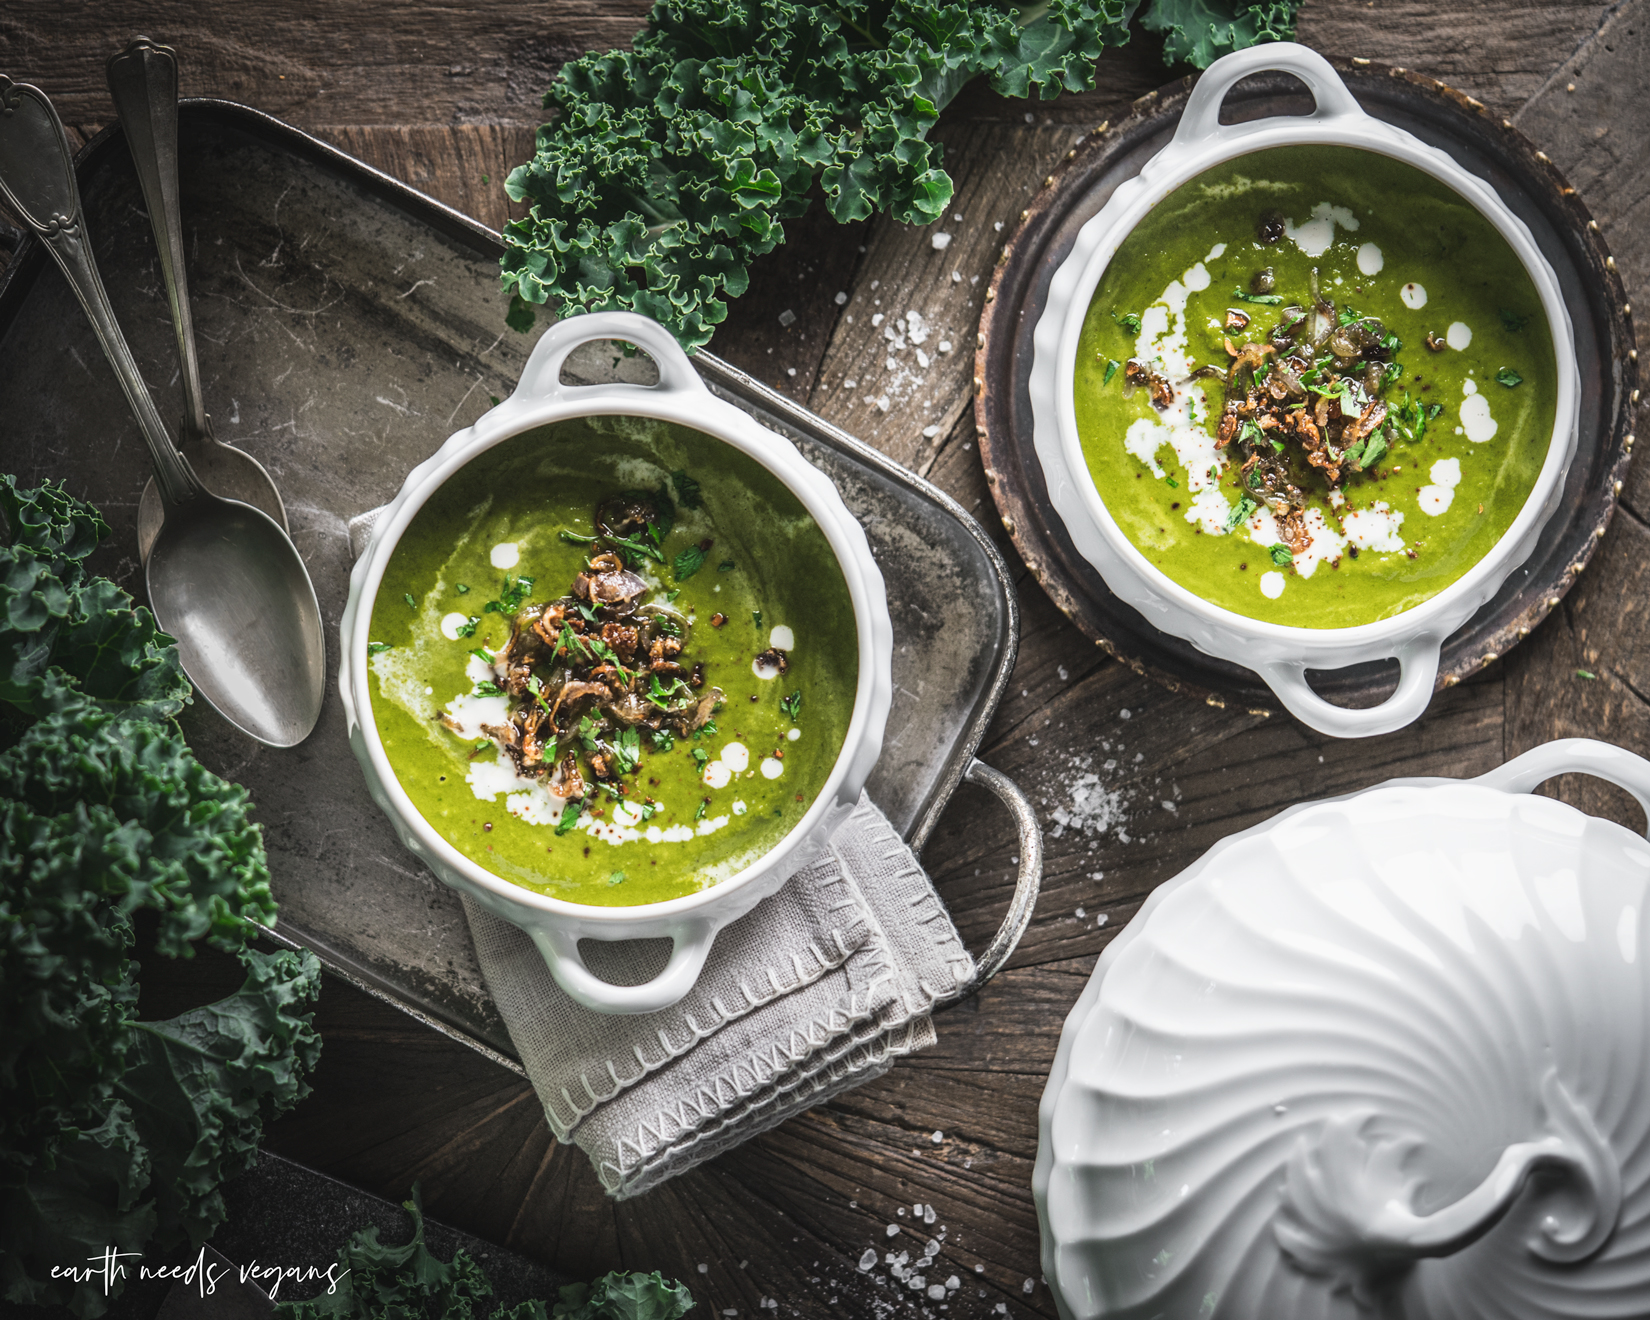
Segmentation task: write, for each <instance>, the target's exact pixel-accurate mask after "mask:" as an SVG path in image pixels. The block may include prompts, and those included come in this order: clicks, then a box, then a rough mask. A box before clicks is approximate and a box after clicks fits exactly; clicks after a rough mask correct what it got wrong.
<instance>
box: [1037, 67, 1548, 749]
mask: <svg viewBox="0 0 1650 1320" xmlns="http://www.w3.org/2000/svg"><path fill="white" fill-rule="evenodd" d="M1273 70H1279V71H1284V72H1288V73H1292V74H1294V75H1296V76H1297V77H1299V78H1301V79H1302V81H1304V82H1306V83H1307V85H1308V86H1309V87H1310V88H1311V89H1312V92H1313V94H1314V96H1315V98H1316V100H1317V109H1316V110H1315V111H1314V112H1313V113H1312V114H1311V115H1304V116H1292V117H1282V118H1272V119H1264V120H1259V121H1255V122H1252V123H1247V124H1237V125H1231V126H1221V125H1220V124H1219V123H1218V120H1217V116H1218V113H1219V109H1220V103H1221V101H1222V100H1224V97H1225V94H1226V92H1227V91H1229V90H1230V89H1231V87H1232V86H1233V85H1234V84H1235V83H1236V82H1237V81H1238V80H1239V79H1241V78H1244V77H1247V76H1249V75H1251V74H1255V73H1261V72H1266V71H1273ZM1299 145H1334V146H1348V147H1354V148H1359V149H1362V150H1367V151H1372V152H1376V153H1377V154H1380V155H1384V156H1389V157H1392V158H1393V159H1396V160H1399V161H1401V162H1403V163H1404V164H1407V165H1410V166H1412V167H1414V168H1416V169H1420V170H1422V171H1423V172H1424V173H1426V174H1428V175H1430V176H1431V177H1433V178H1434V179H1436V180H1438V181H1439V182H1440V183H1443V184H1444V185H1446V186H1447V187H1449V188H1451V189H1453V190H1454V191H1455V192H1456V193H1457V194H1458V195H1460V196H1461V197H1462V199H1463V200H1465V201H1466V202H1468V203H1469V204H1470V205H1472V206H1473V208H1474V209H1475V210H1477V211H1478V212H1479V214H1480V215H1482V216H1483V217H1484V219H1485V220H1487V221H1488V222H1489V223H1490V224H1492V225H1493V226H1494V227H1495V229H1496V231H1497V232H1498V233H1500V234H1501V236H1502V237H1503V238H1504V239H1506V241H1507V242H1508V244H1509V245H1510V246H1511V247H1512V248H1513V250H1514V252H1515V253H1517V255H1518V257H1519V259H1520V261H1521V262H1522V263H1523V265H1524V268H1525V270H1526V271H1527V273H1528V274H1529V276H1530V279H1531V282H1532V283H1533V284H1534V286H1535V288H1536V291H1537V294H1538V296H1539V297H1540V299H1541V305H1542V310H1543V311H1544V312H1545V313H1546V316H1547V321H1548V326H1549V328H1550V330H1551V333H1552V337H1553V352H1554V359H1555V362H1556V364H1557V377H1558V389H1557V399H1556V405H1555V412H1554V425H1553V434H1552V437H1551V440H1550V442H1549V445H1548V449H1547V455H1546V458H1545V460H1544V462H1543V464H1542V468H1541V471H1540V473H1539V475H1538V476H1537V478H1536V481H1535V484H1534V486H1533V487H1532V489H1531V491H1530V494H1529V496H1528V497H1527V498H1526V500H1525V502H1524V505H1523V507H1522V508H1521V509H1520V510H1519V512H1518V515H1517V516H1516V517H1515V518H1514V520H1513V522H1512V524H1511V526H1510V527H1509V528H1508V529H1507V531H1506V532H1505V533H1503V535H1502V537H1501V539H1500V540H1499V541H1498V542H1496V544H1495V546H1494V547H1492V548H1491V550H1490V552H1489V553H1488V554H1487V555H1485V556H1484V557H1483V558H1482V559H1480V560H1479V561H1478V562H1477V563H1476V564H1474V565H1473V566H1472V567H1471V568H1470V569H1468V571H1467V572H1466V573H1465V574H1463V575H1462V576H1461V577H1460V578H1458V579H1457V580H1456V581H1455V582H1453V583H1451V584H1450V585H1449V586H1448V587H1446V588H1445V589H1444V590H1442V591H1440V592H1439V593H1438V594H1437V595H1436V596H1433V597H1432V598H1430V599H1429V600H1426V601H1423V602H1422V603H1421V604H1419V605H1417V606H1415V607H1414V608H1412V609H1409V610H1405V611H1404V612H1402V613H1401V614H1397V615H1394V616H1393V617H1391V618H1389V619H1382V620H1379V621H1377V622H1375V623H1367V624H1360V625H1357V626H1355V627H1350V628H1302V627H1294V626H1290V625H1285V624H1275V623H1266V622H1263V621H1261V620H1257V619H1250V618H1247V617H1246V616H1244V615H1241V614H1238V613H1236V612H1235V611H1232V610H1227V609H1224V608H1222V607H1221V606H1218V605H1214V604H1212V603H1210V602H1209V601H1207V600H1205V599H1203V598H1202V597H1200V596H1198V595H1196V594H1195V593H1194V592H1192V591H1189V590H1188V589H1187V588H1185V587H1183V586H1181V585H1180V584H1179V583H1177V582H1175V581H1174V580H1173V579H1172V578H1170V577H1169V576H1168V575H1167V574H1166V573H1164V572H1163V571H1162V570H1161V569H1159V568H1158V567H1157V566H1156V565H1154V564H1153V563H1151V561H1150V560H1148V559H1147V558H1146V557H1145V556H1144V555H1143V554H1141V553H1140V551H1139V550H1137V549H1136V548H1135V546H1134V545H1133V543H1132V542H1130V541H1129V539H1128V538H1127V537H1126V536H1125V535H1124V534H1123V532H1122V529H1121V528H1119V527H1118V525H1117V522H1116V520H1115V519H1114V518H1113V517H1112V515H1111V513H1110V511H1109V510H1108V509H1107V508H1106V506H1105V501H1104V500H1103V499H1102V498H1101V496H1100V493H1099V491H1098V490H1097V489H1096V487H1095V484H1094V482H1093V480H1092V479H1091V478H1090V476H1089V474H1088V466H1087V462H1086V460H1085V459H1084V457H1083V451H1082V441H1081V438H1080V437H1079V435H1078V432H1077V415H1076V403H1075V370H1076V360H1077V343H1078V339H1079V337H1080V335H1081V333H1082V325H1083V320H1084V317H1085V316H1086V314H1087V311H1088V306H1089V302H1090V300H1091V298H1092V297H1093V294H1094V290H1095V288H1096V287H1097V286H1098V285H1099V282H1100V279H1101V276H1102V275H1103V274H1104V272H1105V269H1106V266H1107V264H1108V263H1109V262H1110V261H1111V259H1112V257H1113V256H1114V255H1115V254H1116V252H1117V250H1118V248H1119V247H1120V246H1121V245H1122V243H1123V241H1124V240H1125V239H1126V238H1127V237H1128V236H1129V234H1131V233H1132V232H1133V230H1134V228H1135V226H1136V225H1137V224H1138V223H1139V222H1140V220H1141V219H1143V218H1144V216H1145V215H1146V214H1147V213H1148V212H1149V211H1150V210H1151V208H1152V207H1153V206H1155V205H1156V204H1157V203H1158V202H1160V201H1161V200H1163V199H1164V198H1165V197H1167V196H1168V195H1169V194H1170V193H1171V192H1173V191H1174V190H1175V189H1176V188H1178V187H1180V186H1181V185H1182V184H1184V183H1186V182H1188V181H1189V180H1191V179H1193V178H1195V177H1197V176H1198V175H1199V174H1202V173H1203V172H1204V171H1206V170H1208V169H1210V168H1212V167H1213V166H1215V165H1218V164H1221V163H1223V162H1225V161H1228V160H1232V159H1234V158H1236V157H1239V156H1244V155H1248V154H1250V153H1252V152H1255V151H1262V150H1266V149H1268V148H1271V147H1279V146H1299ZM1033 344H1034V360H1033V365H1032V371H1031V377H1030V394H1031V403H1032V415H1033V426H1034V431H1033V441H1034V447H1035V449H1036V452H1037V456H1038V459H1039V461H1040V463H1041V465H1042V468H1043V473H1044V477H1045V480H1046V482H1047V486H1048V491H1049V497H1050V501H1051V503H1052V504H1053V506H1054V508H1055V511H1056V513H1057V514H1058V515H1059V516H1060V518H1061V520H1062V522H1063V523H1064V524H1065V527H1066V530H1067V531H1068V533H1069V534H1070V535H1071V538H1072V541H1073V543H1074V544H1075V545H1076V547H1077V549H1078V551H1079V553H1081V554H1082V555H1083V557H1084V558H1085V559H1087V560H1088V561H1089V562H1090V563H1091V564H1093V566H1094V567H1095V568H1096V570H1098V571H1099V573H1100V574H1101V576H1102V577H1103V578H1104V579H1105V581H1106V585H1107V586H1108V587H1109V588H1110V589H1111V590H1112V591H1113V592H1114V593H1115V594H1117V595H1118V596H1119V597H1120V598H1121V599H1123V600H1124V601H1126V602H1127V603H1128V604H1130V605H1132V606H1134V607H1135V608H1136V609H1138V610H1139V611H1140V612H1141V613H1142V614H1143V615H1144V616H1145V617H1146V619H1147V621H1148V622H1150V623H1151V624H1153V625H1154V626H1156V627H1158V628H1160V629H1161V630H1163V631H1164V632H1167V633H1170V634H1172V635H1174V636H1177V637H1181V638H1183V639H1185V640H1187V641H1189V642H1191V643H1192V644H1193V645H1194V646H1196V647H1198V649H1200V650H1202V651H1204V652H1206V653H1207V654H1210V655H1214V656H1218V657H1220V658H1222V659H1226V660H1230V661H1233V662H1234V663H1237V664H1241V665H1244V666H1245V667H1247V668H1250V669H1253V670H1255V672H1257V673H1258V674H1259V675H1260V677H1261V678H1262V679H1263V680H1264V681H1265V682H1266V683H1267V685H1268V686H1269V687H1271V688H1272V690H1273V691H1274V692H1275V693H1276V694H1277V695H1278V698H1279V699H1280V700H1281V701H1282V702H1283V703H1284V705H1285V706H1286V707H1287V708H1288V709H1289V710H1290V711H1291V713H1293V714H1294V715H1296V716H1297V718H1299V719H1301V720H1302V721H1303V722H1304V723H1306V724H1308V725H1310V726H1312V727H1313V728H1315V729H1317V730H1318V731H1319V732H1322V733H1327V734H1331V735H1334V736H1341V737H1359V736H1369V735H1374V734H1379V733H1388V732H1391V731H1392V730H1393V729H1397V728H1401V727H1403V726H1404V725H1406V724H1409V723H1411V722H1412V721H1414V720H1415V719H1417V718H1419V716H1420V715H1421V713H1422V712H1423V711H1424V710H1425V708H1426V705H1427V703H1428V702H1429V701H1430V699H1431V695H1432V689H1433V684H1434V681H1435V679H1436V675H1437V667H1438V656H1439V651H1440V649H1441V647H1442V645H1443V642H1444V639H1445V638H1446V637H1448V636H1449V635H1450V634H1451V633H1453V632H1454V631H1455V630H1456V629H1457V628H1459V627H1460V626H1461V624H1463V623H1465V622H1466V620H1467V619H1468V618H1470V617H1471V615H1472V614H1473V612H1474V611H1475V610H1477V609H1478V608H1479V607H1480V606H1481V605H1483V604H1484V603H1485V602H1486V601H1487V600H1488V599H1489V598H1490V597H1491V596H1493V595H1494V594H1495V591H1496V590H1497V589H1498V588H1499V587H1500V585H1501V583H1502V582H1503V581H1504V580H1505V579H1506V577H1507V576H1508V574H1510V573H1511V572H1512V571H1513V569H1515V568H1516V567H1517V566H1518V565H1519V564H1520V563H1522V562H1523V561H1524V560H1525V559H1526V558H1528V556H1529V554H1530V552H1531V551H1532V550H1533V549H1534V547H1535V542H1536V538H1537V537H1538V536H1539V534H1540V532H1541V528H1542V527H1543V526H1544V525H1545V523H1546V521H1547V519H1548V518H1549V517H1550V516H1551V514H1552V511H1553V509H1554V508H1555V507H1556V505H1557V501H1558V498H1559V496H1560V494H1561V493H1562V490H1563V483H1564V478H1565V476H1566V474H1567V472H1568V469H1569V464H1570V461H1571V458H1572V457H1573V455H1574V452H1575V446H1576V437H1577V431H1578V428H1579V424H1580V389H1579V372H1578V370H1577V367H1576V360H1575V347H1574V338H1573V332H1572V328H1571V323H1570V317H1569V312H1568V310H1567V309H1566V307H1565V304H1564V299H1563V296H1562V293H1561V291H1560V289H1559V286H1558V279H1557V277H1556V276H1555V275H1554V273H1553V270H1552V267H1551V265H1550V264H1549V263H1548V262H1547V260H1546V258H1545V257H1543V256H1542V255H1541V252H1540V250H1539V248H1538V247H1537V246H1536V244H1535V240H1534V238H1533V237H1532V236H1531V234H1530V231H1529V229H1528V228H1527V227H1526V226H1525V224H1524V223H1523V221H1521V220H1520V219H1519V218H1518V217H1517V216H1515V215H1514V214H1513V213H1512V212H1511V211H1510V210H1509V209H1508V208H1507V206H1506V205H1505V204H1504V203H1503V202H1502V201H1501V200H1500V198H1499V197H1497V196H1496V195H1495V193H1494V192H1493V191H1492V190H1491V189H1490V188H1489V187H1488V186H1487V185H1486V184H1484V183H1483V182H1482V181H1480V180H1479V179H1478V178H1477V177H1476V176H1474V175H1472V174H1470V173H1469V172H1468V171H1466V170H1465V169H1463V168H1462V167H1461V166H1460V165H1458V164H1457V163H1456V162H1455V161H1453V160H1452V159H1451V158H1450V157H1449V156H1448V155H1446V154H1445V153H1443V152H1441V151H1439V150H1437V149H1436V148H1434V147H1430V146H1428V145H1427V144H1426V143H1424V142H1422V141H1420V140H1419V139H1418V138H1415V137H1413V136H1411V135H1410V134H1408V133H1406V132H1404V131H1403V130H1402V129H1399V128H1396V127H1394V126H1393V125H1390V124H1386V123H1383V122H1382V121H1380V120H1378V119H1375V118H1374V117H1372V116H1370V115H1368V114H1366V113H1365V112H1364V111H1363V110H1362V109H1361V108H1360V107H1359V106H1358V104H1357V102H1356V101H1355V100H1354V99H1353V98H1352V96H1351V93H1350V92H1348V91H1347V90H1346V87H1345V85H1344V84H1343V83H1342V82H1341V80H1340V78H1339V76H1338V75H1337V74H1336V73H1335V71H1334V69H1333V68H1332V67H1331V66H1330V65H1329V63H1328V61H1327V60H1325V59H1324V58H1323V57H1322V56H1321V55H1318V54H1317V53H1316V52H1314V51H1310V50H1308V49H1306V48H1305V47H1303V46H1297V45H1293V44H1292V43H1277V44H1275V45H1267V46H1261V47H1256V48H1253V49H1250V50H1246V51H1240V52H1238V53H1237V54H1234V55H1228V56H1226V57H1225V58H1224V59H1222V60H1219V61H1217V62H1216V63H1215V64H1214V65H1212V66H1211V67H1210V68H1209V70H1208V71H1207V72H1206V73H1204V74H1203V76H1202V78H1201V79H1200V80H1199V83H1198V85H1197V87H1196V88H1194V90H1193V92H1192V96H1191V98H1190V99H1189V101H1188V103H1187V107H1186V111H1185V114H1184V115H1183V116H1182V119H1181V125H1180V128H1179V130H1177V132H1176V135H1175V138H1174V140H1173V141H1171V142H1170V144H1169V145H1168V146H1166V147H1164V148H1163V150H1162V151H1160V152H1159V153H1158V154H1157V155H1156V156H1154V157H1153V158H1152V159H1151V160H1150V161H1148V162H1147V164H1146V165H1145V167H1144V168H1143V169H1142V170H1141V172H1140V173H1139V174H1138V175H1137V176H1136V177H1135V178H1133V179H1130V180H1128V181H1127V182H1125V183H1124V184H1122V185H1121V186H1119V188H1118V189H1117V191H1116V192H1115V193H1114V194H1113V196H1112V197H1111V199H1110V200H1109V201H1108V202H1107V203H1106V205H1105V206H1104V207H1103V208H1102V209H1101V211H1100V212H1099V213H1098V214H1097V215H1095V216H1094V217H1093V218H1092V219H1090V220H1089V221H1088V222H1087V223H1086V224H1085V225H1084V226H1083V227H1082V229H1081V230H1080V231H1079V233H1078V236H1077V240H1076V243H1075V244H1074V246H1073V248H1072V251H1071V253H1070V255H1069V256H1068V257H1067V258H1066V259H1065V261H1064V262H1063V263H1062V264H1061V266H1060V267H1059V269H1058V270H1056V272H1055V274H1054V277H1053V279H1052V281H1051V283H1050V286H1049V294H1048V301H1047V304H1046V306H1045V308H1044V312H1043V315H1042V317H1041V319H1040V320H1039V321H1038V324H1037V328H1036V331H1035V334H1034V337H1033ZM1387 657H1397V658H1398V659H1399V662H1400V664H1401V665H1402V667H1403V676H1402V678H1401V680H1400V685H1399V690H1398V692H1397V693H1396V694H1395V695H1394V696H1393V697H1392V698H1391V699H1389V700H1388V701H1387V702H1386V703H1384V704H1383V705H1380V706H1376V707H1373V708H1370V709H1368V710H1347V709H1344V708H1341V707H1337V706H1334V705H1332V704H1330V703H1329V702H1327V701H1324V700H1323V699H1322V698H1321V697H1319V696H1317V694H1316V693H1314V692H1313V691H1312V690H1311V689H1310V688H1309V687H1308V686H1307V685H1306V682H1305V677H1304V673H1305V670H1306V669H1308V668H1313V669H1336V668H1340V667H1343V666H1346V665H1351V664H1357V663H1359V662H1362V661H1366V660H1377V659H1383V658H1387Z"/></svg>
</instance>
